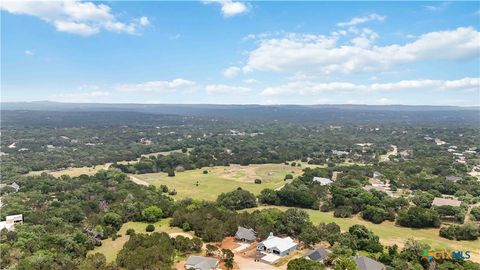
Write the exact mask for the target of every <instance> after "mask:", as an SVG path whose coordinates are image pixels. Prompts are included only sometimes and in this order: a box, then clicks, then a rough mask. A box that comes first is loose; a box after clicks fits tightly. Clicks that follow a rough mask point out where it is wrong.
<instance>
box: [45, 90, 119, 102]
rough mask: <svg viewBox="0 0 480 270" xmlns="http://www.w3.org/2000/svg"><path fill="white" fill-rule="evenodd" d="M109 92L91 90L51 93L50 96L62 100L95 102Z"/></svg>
mask: <svg viewBox="0 0 480 270" xmlns="http://www.w3.org/2000/svg"><path fill="white" fill-rule="evenodd" d="M109 95H110V93H109V92H104V91H92V92H86V93H68V94H57V95H53V96H52V98H53V99H54V100H57V101H62V102H96V101H98V100H99V99H101V98H103V97H107V96H109Z"/></svg>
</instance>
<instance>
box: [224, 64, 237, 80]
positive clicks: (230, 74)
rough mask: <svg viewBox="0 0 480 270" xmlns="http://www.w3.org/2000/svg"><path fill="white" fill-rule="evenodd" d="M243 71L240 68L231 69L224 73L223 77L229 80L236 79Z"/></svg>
mask: <svg viewBox="0 0 480 270" xmlns="http://www.w3.org/2000/svg"><path fill="white" fill-rule="evenodd" d="M240 71H241V69H240V68H239V67H234V66H232V67H229V68H227V69H225V70H224V71H223V76H225V77H227V78H235V77H237V76H238V74H239V73H240Z"/></svg>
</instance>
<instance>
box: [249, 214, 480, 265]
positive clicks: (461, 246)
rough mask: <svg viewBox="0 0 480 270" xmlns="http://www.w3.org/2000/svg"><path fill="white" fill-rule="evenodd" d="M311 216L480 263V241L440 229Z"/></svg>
mask: <svg viewBox="0 0 480 270" xmlns="http://www.w3.org/2000/svg"><path fill="white" fill-rule="evenodd" d="M269 207H273V206H266V207H257V208H253V209H248V211H253V210H255V209H264V208H269ZM276 208H278V209H281V210H287V209H288V207H283V206H278V207H276ZM304 210H305V211H307V213H308V214H309V215H310V220H311V221H312V222H313V223H314V224H318V223H320V222H327V223H328V222H335V223H337V224H338V225H339V226H340V228H341V229H342V231H346V230H348V228H349V227H350V226H353V225H355V224H360V225H365V227H367V228H368V229H369V230H371V231H372V232H374V233H375V234H376V235H378V236H379V237H380V242H382V244H384V245H393V244H397V245H398V246H400V247H401V246H403V244H404V243H405V241H406V240H407V239H408V238H414V239H415V240H418V241H421V242H423V243H426V244H428V245H430V246H431V247H432V248H434V249H443V248H446V249H454V250H464V251H466V250H470V252H471V253H472V257H471V260H472V261H475V262H480V240H476V241H454V240H448V239H445V238H442V237H440V236H439V235H438V231H439V229H436V228H429V229H412V228H405V227H400V226H397V225H395V223H394V222H390V221H384V222H382V223H381V224H373V223H371V222H369V221H365V220H363V219H361V218H360V217H358V216H354V217H352V218H336V217H334V216H333V212H327V213H325V212H321V211H318V210H312V209H304Z"/></svg>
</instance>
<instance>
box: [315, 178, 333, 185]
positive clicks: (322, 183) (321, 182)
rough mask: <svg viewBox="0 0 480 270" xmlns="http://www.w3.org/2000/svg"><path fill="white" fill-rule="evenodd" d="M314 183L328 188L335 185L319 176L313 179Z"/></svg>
mask: <svg viewBox="0 0 480 270" xmlns="http://www.w3.org/2000/svg"><path fill="white" fill-rule="evenodd" d="M313 182H317V183H320V185H321V186H328V185H330V184H332V183H333V181H332V180H330V179H328V178H324V177H318V176H315V177H313Z"/></svg>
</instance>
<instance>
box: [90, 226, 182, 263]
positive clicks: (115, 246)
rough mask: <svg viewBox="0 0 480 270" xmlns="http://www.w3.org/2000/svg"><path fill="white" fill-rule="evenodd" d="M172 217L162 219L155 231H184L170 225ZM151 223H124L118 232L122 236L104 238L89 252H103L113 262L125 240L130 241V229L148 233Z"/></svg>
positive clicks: (108, 260)
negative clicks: (128, 231) (148, 226)
mask: <svg viewBox="0 0 480 270" xmlns="http://www.w3.org/2000/svg"><path fill="white" fill-rule="evenodd" d="M169 223H170V218H166V219H162V220H161V221H158V222H156V223H153V224H154V225H155V231H156V232H166V233H182V232H183V231H182V230H181V229H180V228H176V227H170V226H169ZM148 224H149V223H146V222H127V223H125V224H123V225H122V228H120V230H119V231H118V234H119V235H121V237H119V238H117V239H115V240H112V238H107V239H105V240H102V245H101V246H99V247H95V249H94V250H91V251H89V252H88V254H95V253H97V252H99V253H102V254H103V255H105V257H106V258H107V262H112V261H114V260H115V259H116V257H117V254H118V252H120V250H121V249H122V247H123V245H124V244H125V242H127V241H128V239H129V236H128V235H126V232H127V230H128V229H134V230H135V232H136V233H147V232H146V231H145V228H146V227H147V225H148Z"/></svg>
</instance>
